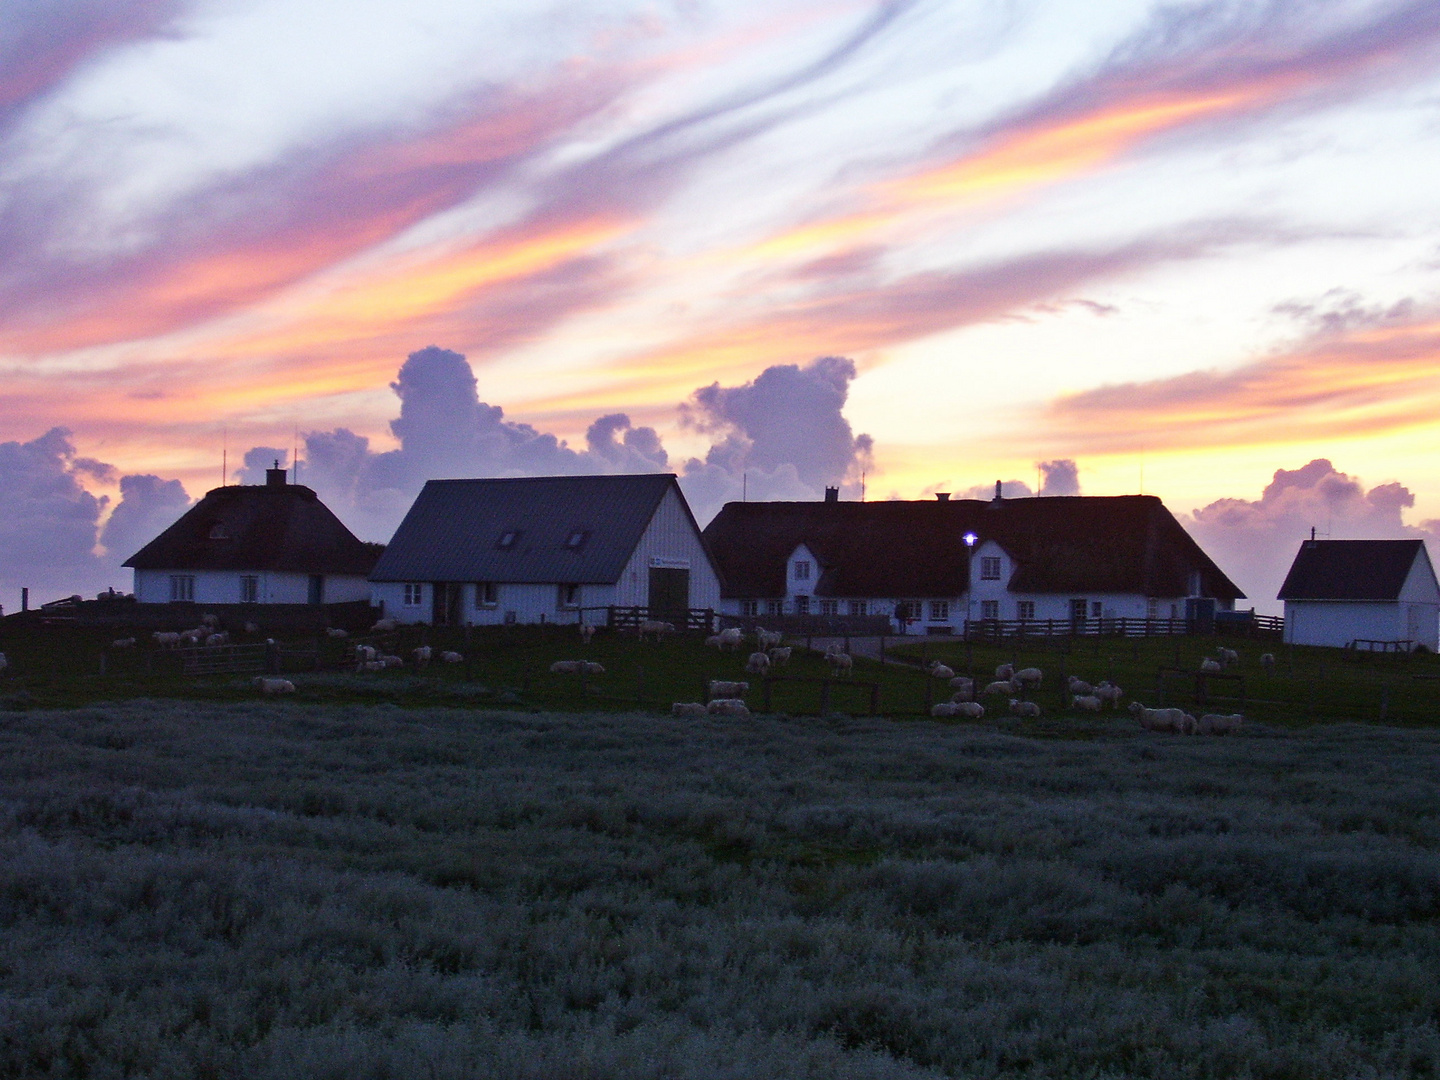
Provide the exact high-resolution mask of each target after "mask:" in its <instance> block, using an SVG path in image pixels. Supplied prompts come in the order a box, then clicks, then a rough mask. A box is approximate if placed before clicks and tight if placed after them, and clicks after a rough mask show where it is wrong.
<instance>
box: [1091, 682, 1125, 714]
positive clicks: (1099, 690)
mask: <svg viewBox="0 0 1440 1080" xmlns="http://www.w3.org/2000/svg"><path fill="white" fill-rule="evenodd" d="M1094 693H1095V696H1096V697H1098V698H1099V699H1100V700H1101V701H1104V702H1108V703H1109V705H1110V707H1111V708H1112V709H1118V708H1119V707H1120V699H1121V698H1122V697H1124V696H1125V691H1124V690H1121V689H1120V687H1118V686H1116V685H1115V684H1114V683H1110V682H1102V683H1101V684H1100V685H1099V686H1097V687H1095V691H1094Z"/></svg>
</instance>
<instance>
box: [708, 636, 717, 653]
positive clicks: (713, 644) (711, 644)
mask: <svg viewBox="0 0 1440 1080" xmlns="http://www.w3.org/2000/svg"><path fill="white" fill-rule="evenodd" d="M705 647H706V648H707V649H714V650H715V651H716V652H719V651H720V635H719V634H711V635H710V636H709V637H707V638H706V639H705Z"/></svg>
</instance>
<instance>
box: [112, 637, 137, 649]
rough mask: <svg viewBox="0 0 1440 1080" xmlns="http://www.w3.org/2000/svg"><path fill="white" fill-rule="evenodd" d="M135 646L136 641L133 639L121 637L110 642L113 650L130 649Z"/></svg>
mask: <svg viewBox="0 0 1440 1080" xmlns="http://www.w3.org/2000/svg"><path fill="white" fill-rule="evenodd" d="M134 644H135V639H134V638H133V637H120V638H116V639H115V640H114V641H112V642H110V647H111V648H112V649H128V648H130V647H131V646H133V645H134Z"/></svg>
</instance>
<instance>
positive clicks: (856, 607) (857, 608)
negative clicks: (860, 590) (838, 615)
mask: <svg viewBox="0 0 1440 1080" xmlns="http://www.w3.org/2000/svg"><path fill="white" fill-rule="evenodd" d="M865 608H866V604H865V601H864V600H851V601H850V614H851V615H866V614H869V613H868V612H867V611H866V610H865Z"/></svg>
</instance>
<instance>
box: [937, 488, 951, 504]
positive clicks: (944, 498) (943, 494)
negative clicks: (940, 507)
mask: <svg viewBox="0 0 1440 1080" xmlns="http://www.w3.org/2000/svg"><path fill="white" fill-rule="evenodd" d="M935 500H936V502H949V501H950V493H949V492H948V491H937V492H935Z"/></svg>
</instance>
